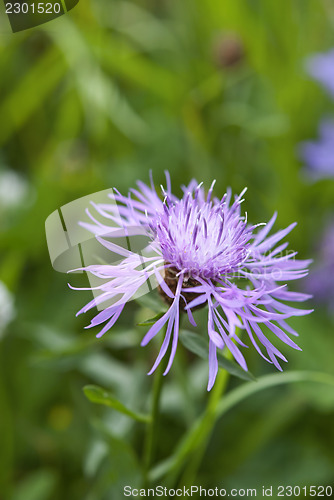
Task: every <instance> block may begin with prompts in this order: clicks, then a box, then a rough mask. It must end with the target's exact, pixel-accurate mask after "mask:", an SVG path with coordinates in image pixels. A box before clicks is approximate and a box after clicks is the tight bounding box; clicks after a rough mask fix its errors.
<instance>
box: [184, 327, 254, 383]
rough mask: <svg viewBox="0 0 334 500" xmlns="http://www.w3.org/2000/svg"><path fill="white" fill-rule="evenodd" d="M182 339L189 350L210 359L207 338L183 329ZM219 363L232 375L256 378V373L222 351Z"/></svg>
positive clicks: (244, 378)
mask: <svg viewBox="0 0 334 500" xmlns="http://www.w3.org/2000/svg"><path fill="white" fill-rule="evenodd" d="M179 338H180V341H181V342H182V344H183V345H184V346H185V347H186V348H187V349H189V351H191V352H193V353H194V354H197V356H199V357H200V358H202V359H208V357H209V346H208V344H207V342H206V341H205V339H204V338H203V337H201V336H200V335H198V334H197V333H194V332H190V331H188V330H182V331H181V332H180V335H179ZM218 365H219V367H220V368H223V369H224V370H226V371H228V372H229V373H231V375H235V376H236V377H239V378H241V379H243V380H256V378H255V377H254V375H252V373H250V372H249V371H248V372H246V371H245V370H243V369H242V368H241V366H239V365H238V364H237V363H235V362H234V361H231V360H230V359H227V358H226V357H225V356H223V355H222V354H221V353H220V352H218Z"/></svg>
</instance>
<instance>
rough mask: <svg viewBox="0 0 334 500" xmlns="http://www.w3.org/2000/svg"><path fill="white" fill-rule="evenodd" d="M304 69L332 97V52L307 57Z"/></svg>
mask: <svg viewBox="0 0 334 500" xmlns="http://www.w3.org/2000/svg"><path fill="white" fill-rule="evenodd" d="M306 69H307V72H308V73H309V75H311V76H312V78H314V79H315V80H317V81H318V82H320V83H321V84H322V85H323V86H324V88H325V89H326V90H327V91H328V92H329V93H330V94H331V95H332V96H333V97H334V50H333V49H331V50H330V51H329V52H327V53H325V54H316V55H314V56H312V57H309V58H308V60H307V62H306Z"/></svg>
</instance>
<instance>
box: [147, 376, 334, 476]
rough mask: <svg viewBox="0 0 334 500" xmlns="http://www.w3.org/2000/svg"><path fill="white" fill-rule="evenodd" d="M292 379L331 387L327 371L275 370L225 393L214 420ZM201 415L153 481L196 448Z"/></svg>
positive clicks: (332, 380)
mask: <svg viewBox="0 0 334 500" xmlns="http://www.w3.org/2000/svg"><path fill="white" fill-rule="evenodd" d="M296 382H315V383H320V384H326V385H331V386H334V376H333V375H331V374H328V373H322V372H312V371H299V372H290V373H289V372H287V373H275V374H273V375H266V376H264V377H261V378H260V379H258V380H257V381H256V382H247V383H246V384H243V385H242V386H239V387H237V388H236V389H234V390H233V391H232V392H230V393H229V394H227V396H226V397H225V398H223V399H222V400H221V401H219V403H218V405H217V406H216V408H215V415H214V420H215V421H217V420H218V419H219V418H221V417H222V416H223V415H224V414H225V413H226V412H227V411H229V410H230V409H231V408H233V407H234V406H236V405H237V404H238V403H240V402H241V401H243V400H244V399H246V398H247V397H250V396H251V395H252V394H255V393H257V392H260V391H262V390H265V389H268V388H271V387H275V386H279V385H284V384H291V383H296ZM201 428H202V418H200V419H199V420H197V422H195V424H194V426H193V427H192V428H191V429H189V432H188V433H187V434H186V435H185V436H184V438H183V439H182V441H181V443H180V444H179V446H178V447H177V449H176V451H175V453H174V455H172V456H171V457H169V458H168V459H167V460H165V461H164V462H162V463H160V464H158V465H157V466H156V467H155V468H154V469H153V470H152V471H151V472H150V476H151V479H152V480H153V481H159V480H160V479H161V478H162V477H163V476H166V475H167V474H168V476H170V474H171V472H172V471H175V470H180V468H181V467H182V465H183V463H184V462H185V461H186V460H187V458H188V457H189V456H190V455H191V453H192V451H193V449H194V448H195V447H197V445H198V443H199V442H200V439H201Z"/></svg>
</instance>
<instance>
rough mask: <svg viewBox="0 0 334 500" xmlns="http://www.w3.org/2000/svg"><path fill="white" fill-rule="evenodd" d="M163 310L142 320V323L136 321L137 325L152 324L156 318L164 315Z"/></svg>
mask: <svg viewBox="0 0 334 500" xmlns="http://www.w3.org/2000/svg"><path fill="white" fill-rule="evenodd" d="M164 314H165V313H164V312H160V313H158V314H156V315H155V316H153V318H150V319H147V320H146V321H143V322H142V323H137V326H151V325H154V323H156V322H157V321H158V319H160V318H162V316H163V315H164Z"/></svg>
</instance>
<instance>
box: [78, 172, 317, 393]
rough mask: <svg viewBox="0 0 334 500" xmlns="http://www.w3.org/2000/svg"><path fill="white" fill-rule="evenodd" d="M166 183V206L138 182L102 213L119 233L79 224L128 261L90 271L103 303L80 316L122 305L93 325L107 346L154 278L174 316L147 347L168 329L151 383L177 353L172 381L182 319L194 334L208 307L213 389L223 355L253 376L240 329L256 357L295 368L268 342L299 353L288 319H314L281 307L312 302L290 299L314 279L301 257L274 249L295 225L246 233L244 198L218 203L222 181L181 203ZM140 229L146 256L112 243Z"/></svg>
mask: <svg viewBox="0 0 334 500" xmlns="http://www.w3.org/2000/svg"><path fill="white" fill-rule="evenodd" d="M166 179H167V188H166V189H163V188H162V194H163V199H160V197H159V196H158V195H157V193H156V190H155V188H154V185H153V181H152V179H151V186H150V187H148V186H147V185H145V184H144V183H142V182H140V181H138V183H137V184H138V188H139V189H131V190H130V193H129V195H128V196H123V195H121V194H120V193H118V192H117V194H113V195H111V197H112V198H113V200H114V201H116V202H117V203H116V204H115V203H114V204H94V208H95V210H96V211H97V213H99V214H100V216H103V217H105V218H106V219H107V220H108V219H109V221H110V223H112V224H113V226H112V227H109V226H108V225H105V224H102V223H100V222H99V221H98V220H97V219H96V218H95V217H93V215H91V214H90V212H89V211H87V213H88V215H89V216H90V218H91V220H92V221H93V224H91V223H89V224H88V223H82V224H81V225H83V226H84V227H86V228H87V229H89V230H90V231H92V232H93V233H94V234H95V235H96V238H97V240H98V241H99V242H100V243H101V244H102V245H104V246H105V247H106V248H107V249H109V250H110V251H111V252H114V253H117V254H119V255H121V256H122V260H121V262H120V263H119V264H117V265H103V264H99V265H90V266H87V267H85V268H83V269H84V270H85V271H87V272H88V273H92V274H93V275H94V276H95V277H98V278H101V279H103V282H102V283H101V285H99V286H98V287H97V288H98V289H99V290H100V292H101V294H100V295H99V296H98V297H97V298H95V299H94V300H92V301H91V302H90V303H89V304H87V305H86V306H85V307H84V308H83V309H82V310H81V311H79V313H78V314H80V313H82V312H86V311H88V310H89V309H91V308H93V307H94V306H96V305H98V304H99V305H101V304H102V303H104V302H105V301H108V300H110V299H114V300H116V302H115V303H113V304H112V305H108V306H106V308H105V309H104V310H102V311H101V312H99V313H98V314H97V316H95V318H94V319H93V320H92V322H91V324H90V325H89V327H94V326H97V325H100V324H102V323H105V325H104V326H103V328H102V330H101V331H100V333H98V335H97V337H101V336H102V335H103V334H104V333H105V332H107V331H108V330H109V329H110V328H111V327H112V326H113V325H114V324H115V322H116V321H117V319H118V317H119V316H120V314H121V312H122V311H123V308H124V306H125V304H126V302H128V301H129V300H131V299H132V298H133V297H134V296H135V294H136V292H137V291H138V289H139V288H140V287H141V286H142V285H143V284H145V282H146V281H148V280H151V279H154V280H156V281H157V284H158V289H159V292H160V295H161V296H162V298H163V299H164V300H165V302H166V304H168V309H167V311H166V312H165V313H164V314H163V315H162V317H160V318H159V319H157V321H156V322H155V324H154V325H153V326H152V327H151V328H150V329H149V331H148V332H147V333H146V335H145V337H144V339H143V341H142V345H146V344H148V342H150V341H151V340H152V339H153V337H155V336H156V335H157V334H158V332H159V331H160V330H161V329H162V328H163V327H164V326H166V331H165V334H164V340H163V342H162V346H161V349H160V352H159V355H158V357H157V359H156V362H155V363H154V365H153V367H152V369H151V371H150V372H149V373H150V374H151V373H152V372H153V371H154V370H155V369H156V368H157V366H158V364H159V363H160V361H161V360H162V358H163V357H164V356H165V354H166V352H167V349H168V346H169V345H170V344H171V354H170V357H169V362H168V365H167V368H166V370H165V373H164V374H166V373H168V371H169V370H170V368H171V365H172V362H173V359H174V356H175V352H176V348H177V344H178V335H179V322H180V315H181V314H187V315H188V319H189V321H190V323H191V324H192V325H193V326H196V323H195V320H194V318H193V314H192V312H193V311H194V310H195V309H197V308H199V307H203V306H205V305H207V306H208V322H207V334H208V337H209V381H208V390H210V389H211V388H212V386H213V384H214V381H215V378H216V375H217V371H218V361H217V349H223V348H224V347H226V348H227V349H229V350H230V351H231V353H232V355H233V357H234V358H235V360H236V361H237V362H238V363H239V364H240V366H241V367H242V368H243V369H244V370H247V365H246V361H245V358H244V356H243V353H242V350H241V348H245V347H248V346H246V345H245V344H244V342H242V341H241V340H240V338H239V336H238V329H243V330H245V331H246V334H247V335H248V337H249V339H250V342H251V343H252V344H253V345H254V347H255V349H256V350H257V351H258V353H259V354H260V355H261V356H262V357H263V358H264V359H266V360H267V361H268V362H269V363H273V364H274V365H275V366H276V367H277V368H278V369H279V370H281V366H280V365H279V362H278V360H277V358H279V359H281V360H283V361H287V360H286V358H285V357H284V356H283V354H282V353H281V352H280V351H279V350H278V349H277V348H276V347H275V346H274V344H273V343H272V342H271V341H270V340H269V338H268V337H269V336H272V337H277V338H278V339H280V340H281V341H283V342H284V343H285V344H287V345H289V346H291V347H293V348H294V349H299V347H298V346H297V345H296V344H295V342H293V341H292V340H291V339H290V337H289V336H288V333H289V334H291V335H297V333H296V332H295V331H294V330H293V329H292V328H291V327H290V326H289V325H288V324H287V323H286V322H285V320H286V319H287V318H289V317H291V316H301V315H304V314H308V313H309V312H311V311H309V310H302V309H298V308H295V307H292V306H289V305H287V304H285V303H283V302H282V301H284V302H285V301H297V302H301V301H304V300H306V299H307V298H309V296H308V295H306V294H302V293H296V292H292V291H289V290H288V289H287V285H286V284H285V283H286V282H287V281H290V280H294V279H298V278H302V277H304V276H306V274H307V270H306V268H307V266H308V264H309V263H310V261H309V260H296V259H295V256H296V252H292V253H286V254H284V253H283V252H284V251H285V249H286V248H287V245H288V243H280V244H279V245H278V246H276V245H277V244H278V243H279V242H280V241H281V240H282V239H283V238H284V237H285V236H286V235H287V234H288V233H289V232H290V231H291V230H292V229H293V227H294V226H295V224H291V225H290V226H289V227H287V228H286V229H284V230H281V231H278V232H277V233H274V234H273V235H271V236H268V235H269V232H270V231H271V229H272V227H273V224H274V222H275V219H276V214H274V216H273V217H272V218H271V220H270V221H269V222H268V223H267V224H266V225H264V227H262V228H261V229H258V226H260V225H262V224H258V225H257V226H253V225H250V224H248V222H247V215H246V216H244V215H242V214H241V203H242V202H243V199H242V196H243V194H244V192H245V191H246V190H244V191H243V192H242V193H241V194H240V195H239V196H235V197H234V199H232V194H231V191H230V190H228V191H227V193H226V194H225V195H224V196H223V197H222V198H221V199H218V198H212V192H213V186H214V182H213V183H212V185H211V187H210V189H209V191H208V193H207V194H205V191H204V189H203V187H202V185H201V184H199V185H197V183H196V182H195V181H194V180H193V181H192V182H190V184H189V185H188V186H187V187H183V196H182V197H181V198H180V199H179V198H177V197H175V196H174V195H173V194H172V192H171V185H170V178H169V175H168V173H166ZM133 196H134V197H133ZM135 227H137V228H138V234H143V232H145V233H146V234H147V235H148V237H149V239H150V240H149V241H150V242H149V245H148V246H147V248H146V249H145V252H143V254H142V255H139V254H138V253H134V252H131V251H129V250H126V249H124V248H122V247H120V246H118V245H117V244H115V243H114V242H110V241H109V240H108V238H109V239H110V238H111V237H112V236H113V233H115V231H117V230H119V228H122V229H123V231H124V232H126V231H130V229H131V234H134V228H135ZM101 234H103V237H102V236H101ZM115 298H116V299H115ZM263 350H264V351H265V354H264V353H263Z"/></svg>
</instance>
